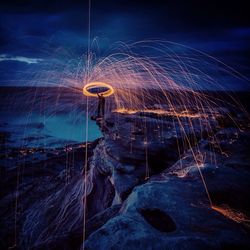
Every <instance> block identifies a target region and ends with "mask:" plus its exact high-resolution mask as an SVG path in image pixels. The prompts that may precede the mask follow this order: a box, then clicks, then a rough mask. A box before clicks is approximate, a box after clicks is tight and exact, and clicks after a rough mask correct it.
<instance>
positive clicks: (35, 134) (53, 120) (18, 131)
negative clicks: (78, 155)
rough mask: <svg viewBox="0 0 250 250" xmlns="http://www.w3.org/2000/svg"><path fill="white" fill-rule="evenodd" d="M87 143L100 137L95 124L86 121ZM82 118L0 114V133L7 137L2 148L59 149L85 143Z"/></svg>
mask: <svg viewBox="0 0 250 250" xmlns="http://www.w3.org/2000/svg"><path fill="white" fill-rule="evenodd" d="M88 120H89V122H88V124H89V133H88V141H92V140H95V139H97V138H99V137H101V132H100V130H99V128H98V126H97V125H96V123H95V122H94V121H92V120H90V119H88ZM85 128H86V117H85V116H84V115H83V116H81V117H79V116H77V119H76V116H74V115H72V113H71V114H67V113H59V114H54V115H50V116H49V115H43V114H40V113H39V112H35V111H33V112H31V113H28V112H22V113H20V112H15V111H13V110H12V111H11V112H10V111H8V112H7V111H1V112H0V130H1V131H4V132H7V133H8V134H9V137H8V139H7V140H6V145H7V146H11V147H46V148H48V147H61V146H64V145H68V144H72V143H81V142H84V141H86V133H85Z"/></svg>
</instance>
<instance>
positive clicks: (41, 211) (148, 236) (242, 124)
mask: <svg viewBox="0 0 250 250" xmlns="http://www.w3.org/2000/svg"><path fill="white" fill-rule="evenodd" d="M221 119H222V118H221V117H217V114H212V115H210V116H209V117H200V116H198V117H196V116H194V117H192V119H190V118H189V117H188V116H185V114H182V115H181V116H180V117H175V116H169V115H168V116H159V115H157V114H143V113H139V114H132V115H131V114H117V113H114V114H112V115H111V116H110V117H107V119H106V121H105V122H104V121H99V126H100V128H101V129H102V131H103V136H104V137H103V138H102V139H100V140H98V141H97V142H96V143H94V144H93V145H89V148H90V151H89V152H90V154H89V158H88V159H87V160H88V168H87V170H88V174H87V176H85V177H84V173H83V172H84V171H83V166H84V160H83V158H82V157H81V156H82V155H84V149H83V148H80V149H78V150H79V151H76V152H78V153H77V154H75V155H74V157H76V158H74V159H75V162H77V163H75V164H74V163H72V159H73V158H72V154H68V153H66V154H61V153H59V156H58V154H56V156H55V155H48V156H47V158H46V159H45V160H42V161H40V162H35V164H34V163H33V164H32V160H30V163H29V164H26V165H25V168H24V167H21V168H20V166H22V165H20V166H19V167H17V168H15V167H13V168H12V169H7V171H5V172H4V179H3V180H4V181H2V186H5V185H7V186H8V188H6V187H5V188H4V190H5V191H4V192H3V193H2V194H1V207H2V208H4V209H3V210H1V211H2V212H1V217H2V222H3V223H4V230H2V231H1V235H3V236H2V237H1V238H2V239H3V237H5V238H6V237H7V239H8V240H7V241H6V242H4V241H3V240H2V242H1V244H2V246H3V247H2V248H3V249H5V248H8V247H13V248H15V247H16V248H18V249H80V248H82V249H83V248H84V249H224V250H226V249H248V247H249V246H250V241H249V219H248V218H249V216H250V214H249V211H250V204H249V199H248V198H247V197H248V190H249V188H250V186H249V183H250V182H249V180H250V166H249V162H250V156H249V153H248V149H249V146H248V143H249V140H250V129H249V124H248V123H247V122H246V121H247V120H243V121H240V120H239V121H238V126H239V128H237V127H235V126H234V124H232V122H231V123H230V122H228V121H226V120H223V119H222V120H221ZM222 121H223V124H222ZM226 124H227V125H226ZM214 135H216V136H214ZM183 138H185V139H183ZM215 138H216V140H215ZM66 151H67V150H66ZM73 151H74V150H73ZM60 152H61V151H60ZM67 152H68V151H67ZM27 157H28V159H29V154H28V155H27ZM66 157H69V158H66ZM53 159H54V160H53ZM65 163H66V166H65ZM8 164H10V165H11V161H10V162H9V163H8ZM15 164H17V165H18V162H15ZM52 166H53V168H52ZM17 170H19V171H21V173H22V174H21V175H20V176H21V177H22V181H21V182H20V183H22V185H19V186H18V187H19V189H18V193H16V173H17ZM201 174H202V175H201ZM204 183H205V184H206V186H205V185H204ZM85 187H86V189H85ZM206 188H207V190H208V192H209V194H208V193H207V192H206ZM85 193H86V194H87V205H86V208H85V207H84V205H83V200H84V194H85ZM16 197H18V207H17V208H16V207H15V201H16ZM210 199H211V201H210ZM211 202H212V203H211ZM84 214H85V215H86V218H85V219H86V225H85V230H84V229H83V219H84ZM15 215H17V217H16V218H17V221H16V227H15V226H14V220H13V218H15ZM6 229H8V230H6ZM15 230H16V231H15ZM83 231H85V233H84V234H85V242H84V244H83ZM6 232H7V233H6ZM15 232H18V234H17V235H16V241H15V240H14V241H13V237H14V235H15ZM14 238H15V237H14ZM15 243H16V246H15Z"/></svg>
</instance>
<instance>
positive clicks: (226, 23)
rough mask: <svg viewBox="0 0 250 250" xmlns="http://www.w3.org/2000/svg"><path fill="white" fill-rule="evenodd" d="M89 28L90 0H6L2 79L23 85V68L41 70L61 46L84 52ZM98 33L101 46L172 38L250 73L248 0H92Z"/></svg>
mask: <svg viewBox="0 0 250 250" xmlns="http://www.w3.org/2000/svg"><path fill="white" fill-rule="evenodd" d="M87 34H88V1H87V0H82V1H72V0H33V1H31V0H22V1H20V0H16V1H13V0H9V1H7V0H6V1H5V3H1V9H0V38H1V40H0V71H1V76H0V84H1V85H7V86H9V85H25V84H26V81H22V78H24V79H25V77H26V76H23V75H22V74H23V72H26V71H27V70H28V71H29V69H30V71H33V72H34V71H36V72H37V71H39V68H40V67H41V68H42V64H43V63H44V62H45V61H46V60H48V58H51V55H53V53H54V52H55V51H58V50H60V49H65V50H67V54H68V55H69V57H76V56H77V55H78V56H80V55H82V54H84V53H86V48H87ZM94 37H98V39H99V46H100V48H101V49H103V50H105V49H107V48H108V46H109V45H110V44H112V43H114V42H117V41H123V42H126V43H127V42H133V41H138V40H144V39H162V40H169V41H173V42H177V43H181V44H184V45H187V46H191V47H193V48H195V49H199V50H202V51H204V52H206V53H209V54H211V55H212V56H215V57H216V58H218V59H220V60H222V61H223V62H225V63H227V64H228V65H229V66H232V67H234V68H235V69H236V70H238V71H240V73H242V74H243V75H245V76H246V77H249V76H250V68H249V67H250V57H249V55H250V53H249V52H250V18H249V8H248V7H247V1H215V2H213V1H178V0H175V1H168V0H166V1H158V0H152V1H147V0H143V1H140V0H139V1H138V0H137V1H132V0H127V1H125V0H103V1H101V0H92V8H91V38H92V39H93V38H94ZM55 54H56V53H55ZM60 60H64V59H63V58H61V59H60ZM47 65H48V64H47ZM237 84H238V83H236V82H234V83H232V85H231V86H232V89H240V90H242V89H249V82H248V83H247V82H244V83H241V84H239V85H237Z"/></svg>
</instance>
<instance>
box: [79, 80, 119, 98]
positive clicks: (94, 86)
mask: <svg viewBox="0 0 250 250" xmlns="http://www.w3.org/2000/svg"><path fill="white" fill-rule="evenodd" d="M102 88H103V89H104V90H100V89H102ZM98 89H99V91H98V92H97V93H93V92H91V90H98ZM114 92H115V90H114V88H113V87H112V86H111V85H109V84H107V83H105V82H90V83H88V84H86V85H85V86H84V87H83V94H84V95H85V96H92V97H98V95H97V94H101V95H102V96H104V97H107V96H110V95H113V94H114Z"/></svg>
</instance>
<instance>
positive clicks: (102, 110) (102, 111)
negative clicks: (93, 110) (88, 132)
mask: <svg viewBox="0 0 250 250" xmlns="http://www.w3.org/2000/svg"><path fill="white" fill-rule="evenodd" d="M97 96H98V99H99V102H98V108H97V117H104V114H105V97H104V96H103V94H99V93H97Z"/></svg>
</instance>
